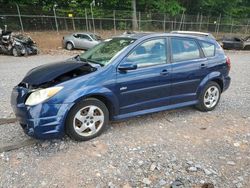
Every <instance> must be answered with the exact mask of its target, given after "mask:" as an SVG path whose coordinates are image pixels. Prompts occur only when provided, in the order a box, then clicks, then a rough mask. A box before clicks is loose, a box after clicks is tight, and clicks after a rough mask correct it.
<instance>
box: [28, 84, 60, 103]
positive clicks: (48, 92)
mask: <svg viewBox="0 0 250 188" xmlns="http://www.w3.org/2000/svg"><path fill="white" fill-rule="evenodd" d="M62 88H63V87H50V88H46V89H39V90H36V91H34V92H32V93H31V94H30V95H29V97H28V98H27V99H26V101H25V105H29V106H33V105H36V104H39V103H41V102H43V101H45V100H47V99H49V98H51V97H53V96H54V95H55V94H57V93H58V92H59V91H60V90H61V89H62Z"/></svg>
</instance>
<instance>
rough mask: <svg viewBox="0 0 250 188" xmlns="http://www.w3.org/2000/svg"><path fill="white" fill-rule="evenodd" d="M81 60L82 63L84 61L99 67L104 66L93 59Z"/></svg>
mask: <svg viewBox="0 0 250 188" xmlns="http://www.w3.org/2000/svg"><path fill="white" fill-rule="evenodd" d="M80 60H81V61H84V62H90V63H94V64H98V65H101V66H103V64H101V63H100V62H98V61H94V60H92V59H86V58H82V57H80Z"/></svg>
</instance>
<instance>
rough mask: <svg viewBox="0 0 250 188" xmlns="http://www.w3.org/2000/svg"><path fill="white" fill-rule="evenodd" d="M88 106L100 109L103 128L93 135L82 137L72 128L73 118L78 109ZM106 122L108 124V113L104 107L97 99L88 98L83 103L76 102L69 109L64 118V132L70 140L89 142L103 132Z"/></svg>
mask: <svg viewBox="0 0 250 188" xmlns="http://www.w3.org/2000/svg"><path fill="white" fill-rule="evenodd" d="M89 105H94V106H97V107H98V108H100V109H101V110H102V111H103V114H104V123H103V126H102V127H101V129H100V130H99V131H98V132H96V133H95V134H93V135H91V136H82V135H79V134H78V133H77V132H76V131H75V129H74V126H73V121H74V116H75V114H76V113H77V112H78V111H79V110H80V109H82V108H84V107H85V106H89ZM108 122H109V111H108V109H107V107H106V105H105V104H104V103H103V102H101V101H100V100H98V99H95V98H88V99H85V100H83V101H80V102H78V103H77V104H75V105H74V106H73V107H72V108H71V110H70V111H69V113H68V115H67V117H66V121H65V132H66V134H67V135H68V136H69V137H70V138H72V139H74V140H76V141H87V140H90V139H92V138H95V137H97V136H99V135H100V134H101V133H102V132H103V131H105V130H106V128H107V126H108Z"/></svg>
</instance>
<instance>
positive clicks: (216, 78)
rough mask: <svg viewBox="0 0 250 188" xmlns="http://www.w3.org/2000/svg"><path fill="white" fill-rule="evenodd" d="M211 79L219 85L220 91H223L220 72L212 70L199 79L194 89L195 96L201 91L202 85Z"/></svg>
mask: <svg viewBox="0 0 250 188" xmlns="http://www.w3.org/2000/svg"><path fill="white" fill-rule="evenodd" d="M211 81H213V82H216V83H217V84H218V85H219V86H220V89H221V92H223V89H224V84H223V83H224V82H223V76H222V74H221V73H220V72H212V73H210V74H208V75H207V76H206V77H205V78H203V80H202V81H201V83H200V85H199V87H198V89H197V91H196V93H197V97H198V96H199V95H200V94H201V93H202V90H203V89H204V87H205V86H206V85H207V84H208V83H209V82H211Z"/></svg>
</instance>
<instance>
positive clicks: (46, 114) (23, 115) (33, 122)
mask: <svg viewBox="0 0 250 188" xmlns="http://www.w3.org/2000/svg"><path fill="white" fill-rule="evenodd" d="M27 94H28V90H27V89H25V88H22V87H15V88H14V89H13V92H12V95H11V106H12V108H13V110H14V113H15V115H16V117H17V120H18V121H19V123H20V124H21V126H22V128H23V130H24V132H25V133H26V134H27V135H29V136H31V137H34V138H38V139H51V138H60V137H62V136H63V135H64V122H65V119H66V115H67V113H68V111H69V110H70V108H71V107H72V106H73V104H72V103H67V104H49V103H41V104H38V105H34V106H27V105H25V104H24V102H25V100H26V98H27Z"/></svg>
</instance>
